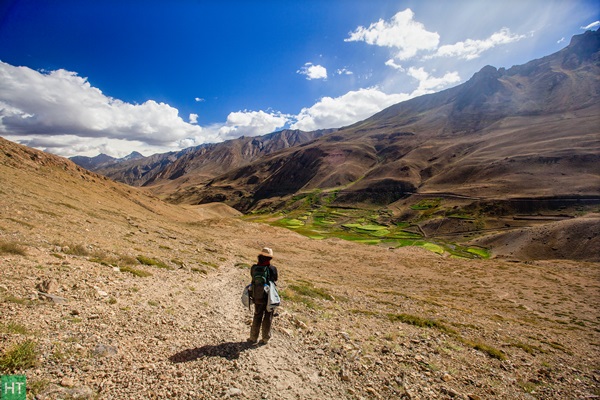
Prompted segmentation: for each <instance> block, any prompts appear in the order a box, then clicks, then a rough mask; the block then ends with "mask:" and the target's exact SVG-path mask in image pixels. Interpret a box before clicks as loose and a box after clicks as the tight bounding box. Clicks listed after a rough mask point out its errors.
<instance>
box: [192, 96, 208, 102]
mask: <svg viewBox="0 0 600 400" xmlns="http://www.w3.org/2000/svg"><path fill="white" fill-rule="evenodd" d="M194 100H196V101H197V102H198V103H201V102H204V101H206V100H205V99H203V98H201V97H195V98H194Z"/></svg>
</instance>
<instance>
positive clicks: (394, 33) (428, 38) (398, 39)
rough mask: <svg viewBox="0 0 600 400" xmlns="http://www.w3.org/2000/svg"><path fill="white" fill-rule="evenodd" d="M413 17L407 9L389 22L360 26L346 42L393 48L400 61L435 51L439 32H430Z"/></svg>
mask: <svg viewBox="0 0 600 400" xmlns="http://www.w3.org/2000/svg"><path fill="white" fill-rule="evenodd" d="M413 17H414V13H413V11H412V10H411V9H410V8H407V9H406V10H404V11H400V12H398V13H397V14H396V15H394V16H393V17H392V19H391V20H390V21H389V22H387V21H384V20H383V19H380V20H379V21H377V22H374V23H372V24H371V25H370V26H369V27H368V28H365V27H363V26H359V27H358V28H357V29H356V30H355V31H354V32H351V33H350V37H349V38H347V39H345V41H346V42H358V41H364V42H366V43H368V44H373V45H377V46H381V47H391V48H393V49H395V50H396V51H397V54H396V58H398V59H400V60H406V59H409V58H411V57H414V56H415V55H416V54H417V52H419V51H422V50H430V51H431V50H435V49H436V48H437V46H438V43H439V40H440V35H438V33H437V32H429V31H428V30H426V29H425V26H424V25H423V24H422V23H420V22H417V21H415V20H414V19H413Z"/></svg>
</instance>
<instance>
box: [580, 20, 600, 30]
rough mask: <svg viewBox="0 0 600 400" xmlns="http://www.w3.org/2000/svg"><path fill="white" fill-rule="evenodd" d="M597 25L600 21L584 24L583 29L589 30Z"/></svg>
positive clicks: (599, 24)
mask: <svg viewBox="0 0 600 400" xmlns="http://www.w3.org/2000/svg"><path fill="white" fill-rule="evenodd" d="M597 26H600V21H594V22H592V23H591V24H589V25H586V26H582V27H581V29H584V30H586V31H587V30H588V29H592V28H596V27H597Z"/></svg>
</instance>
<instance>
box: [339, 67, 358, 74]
mask: <svg viewBox="0 0 600 400" xmlns="http://www.w3.org/2000/svg"><path fill="white" fill-rule="evenodd" d="M335 73H336V74H338V75H354V72H352V71H350V70H349V69H348V68H340V69H338V70H337V71H335Z"/></svg>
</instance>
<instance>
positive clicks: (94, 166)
mask: <svg viewBox="0 0 600 400" xmlns="http://www.w3.org/2000/svg"><path fill="white" fill-rule="evenodd" d="M142 158H144V156H143V155H142V154H140V153H138V152H137V151H134V152H132V153H131V154H129V155H128V156H125V157H123V158H114V157H111V156H109V155H106V154H98V155H97V156H96V157H85V156H75V157H71V158H70V160H71V161H73V162H74V163H75V164H77V165H79V166H80V167H83V168H85V169H87V170H90V171H97V170H99V169H101V168H104V167H106V166H109V165H115V164H121V163H123V162H126V161H135V160H140V159H142Z"/></svg>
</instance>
